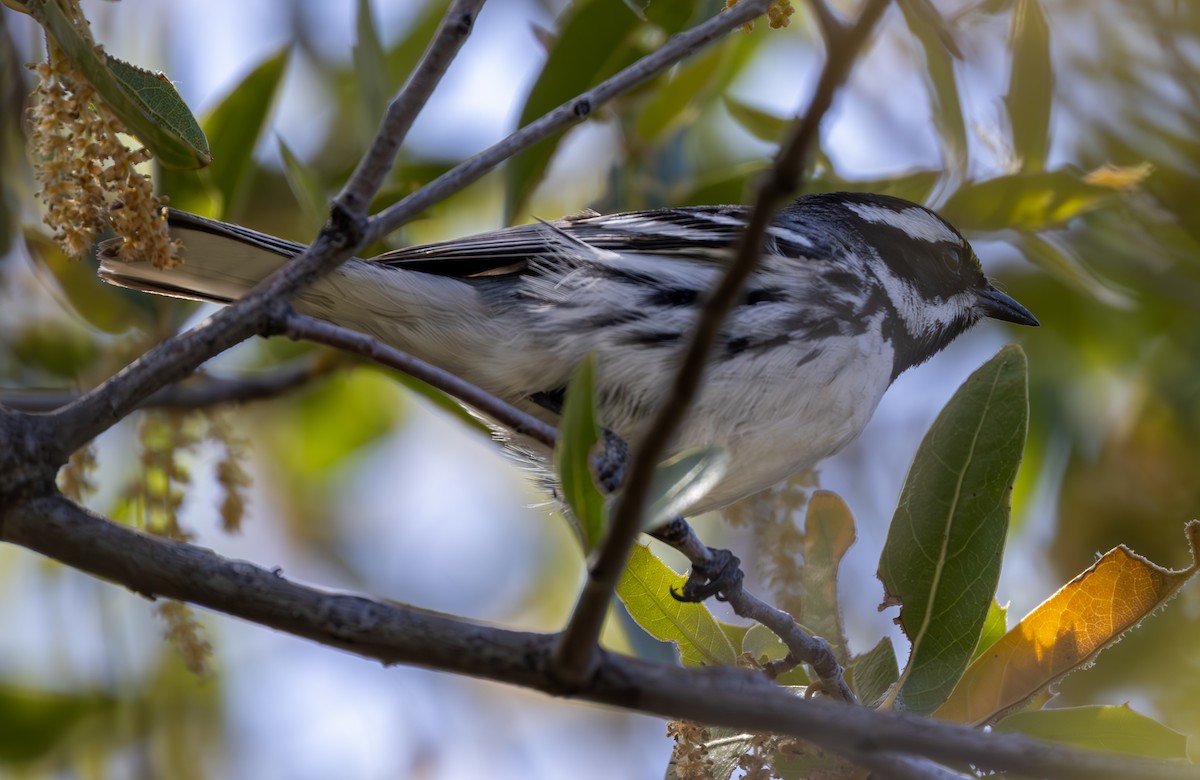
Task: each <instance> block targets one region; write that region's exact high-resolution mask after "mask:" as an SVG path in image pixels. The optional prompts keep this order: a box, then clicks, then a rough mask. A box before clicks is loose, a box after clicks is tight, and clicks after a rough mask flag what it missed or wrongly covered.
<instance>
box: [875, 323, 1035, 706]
mask: <svg viewBox="0 0 1200 780" xmlns="http://www.w3.org/2000/svg"><path fill="white" fill-rule="evenodd" d="M1026 373H1027V369H1026V361H1025V353H1024V352H1022V351H1021V348H1020V347H1018V346H1016V345H1010V346H1007V347H1005V348H1003V349H1001V350H1000V351H999V352H998V353H996V356H995V357H993V358H992V359H991V360H989V361H988V362H987V363H985V364H984V365H983V366H981V367H980V368H979V369H978V370H976V371H975V373H973V374H972V375H971V376H970V377H969V378H968V379H967V381H966V382H964V383H963V384H962V386H961V387H959V389H958V391H957V392H955V394H954V396H953V397H952V398H951V399H950V401H949V403H947V404H946V406H945V408H943V409H942V411H941V413H940V414H939V415H938V417H937V419H936V420H934V422H933V425H932V426H930V428H929V432H928V433H927V434H925V438H924V440H923V441H922V442H921V445H920V447H919V448H918V449H917V454H916V457H915V458H914V459H913V463H912V466H911V467H910V468H909V472H908V477H907V479H906V480H905V483H904V490H903V492H902V493H901V495H900V502H899V505H898V506H897V507H896V513H895V515H894V516H893V518H892V524H891V528H889V529H888V537H887V542H886V544H885V546H884V549H883V555H882V556H881V557H880V560H879V579H880V580H881V581H882V582H883V585H884V590H885V591H886V592H887V599H886V601H885V603H886V604H888V605H893V604H899V605H900V619H899V623H900V626H901V628H903V630H904V633H905V635H906V636H907V637H908V638H909V640H910V641H911V642H912V652H911V654H910V655H909V659H908V665H907V667H906V668H905V670H904V673H903V675H901V678H900V686H899V688H898V690H897V692H896V705H897V707H898V708H900V709H904V710H909V711H911V712H917V713H929V712H932V711H933V710H935V709H937V707H938V705H940V704H941V703H942V702H943V701H945V699H946V696H947V695H948V694H949V693H950V690H951V688H953V687H954V683H955V682H956V681H957V680H958V678H959V675H961V674H962V671H963V669H965V668H966V666H967V663H968V662H969V661H970V659H971V652H972V651H973V650H974V649H975V646H976V645H977V644H978V642H979V635H980V632H981V630H982V628H983V623H984V619H985V618H986V617H987V612H988V605H989V604H991V602H992V598H993V596H994V594H995V592H996V581H997V580H998V579H999V576H1000V560H1001V557H1002V553H1003V550H1004V537H1005V534H1006V532H1007V530H1008V514H1009V507H1008V501H1009V493H1010V491H1011V489H1012V484H1013V480H1014V479H1015V478H1016V476H1017V467H1018V465H1019V464H1020V462H1021V450H1022V448H1023V447H1024V444H1025V430H1026V425H1027V421H1028V414H1029V400H1028V391H1027V387H1026Z"/></svg>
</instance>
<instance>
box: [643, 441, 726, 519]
mask: <svg viewBox="0 0 1200 780" xmlns="http://www.w3.org/2000/svg"><path fill="white" fill-rule="evenodd" d="M727 468H729V452H728V450H726V449H725V448H724V447H708V448H706V449H702V450H689V451H687V452H684V453H680V454H679V455H676V456H675V457H673V458H671V459H670V460H667V461H664V462H663V463H660V464H659V465H658V467H657V468H656V469H655V470H654V477H653V479H652V480H651V482H650V494H649V499H650V506H649V508H648V509H647V510H646V515H645V517H644V518H643V519H642V528H654V527H656V526H659V525H662V524H663V523H664V522H666V521H667V520H670V519H671V518H672V517H674V516H675V515H680V514H684V511H685V510H686V509H687V508H688V507H690V506H691V505H692V504H694V503H696V502H697V501H699V500H700V499H702V498H704V496H706V495H707V494H708V491H710V490H712V489H713V486H714V485H716V484H717V483H718V482H720V481H721V477H723V476H725V470H726V469H727Z"/></svg>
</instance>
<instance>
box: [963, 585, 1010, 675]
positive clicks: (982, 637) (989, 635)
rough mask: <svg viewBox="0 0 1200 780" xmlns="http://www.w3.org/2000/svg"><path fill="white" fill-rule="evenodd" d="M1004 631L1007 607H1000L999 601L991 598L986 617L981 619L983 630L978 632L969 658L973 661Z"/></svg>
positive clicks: (1006, 628) (1006, 626)
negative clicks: (976, 640)
mask: <svg viewBox="0 0 1200 780" xmlns="http://www.w3.org/2000/svg"><path fill="white" fill-rule="evenodd" d="M1006 631H1008V607H1007V606H1003V607H1002V606H1000V602H999V601H996V600H995V599H992V605H991V606H990V607H988V613H987V617H986V618H984V621H983V631H981V632H980V633H979V642H978V644H976V645H975V652H974V653H972V654H971V660H972V661H974V660H975V659H976V658H978V657H979V656H981V655H983V654H984V653H986V652H987V650H988V648H989V647H991V646H992V645H994V644H996V642H998V641H999V640H1000V637H1002V636H1004V633H1005V632H1006Z"/></svg>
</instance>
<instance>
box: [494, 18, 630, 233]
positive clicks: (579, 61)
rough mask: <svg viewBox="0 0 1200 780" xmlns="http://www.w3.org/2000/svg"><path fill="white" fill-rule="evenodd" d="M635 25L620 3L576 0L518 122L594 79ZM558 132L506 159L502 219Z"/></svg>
mask: <svg viewBox="0 0 1200 780" xmlns="http://www.w3.org/2000/svg"><path fill="white" fill-rule="evenodd" d="M639 24H640V20H639V19H638V17H637V16H636V15H635V14H634V13H633V12H632V11H631V10H630V9H629V8H628V7H627V6H625V5H624V4H622V3H614V2H612V0H581V2H576V3H574V4H572V5H571V6H570V7H569V8H568V10H567V11H566V13H565V14H564V16H563V18H562V20H561V22H560V24H559V33H558V37H557V40H555V42H554V45H553V46H552V47H551V49H550V53H549V55H548V56H547V58H546V64H545V65H543V66H542V71H541V73H540V74H538V77H537V80H536V81H535V82H534V84H533V88H532V89H531V90H530V91H529V96H528V97H527V98H526V99H525V105H524V106H522V108H521V120H520V124H521V125H522V126H524V125H526V124H528V123H529V122H531V121H533V120H534V119H536V118H538V117H539V116H541V115H542V114H544V113H546V112H547V111H549V110H550V109H552V108H555V107H556V106H558V105H561V104H562V103H565V102H566V101H568V100H570V99H571V98H572V97H574V96H575V95H578V94H579V93H580V92H583V91H584V90H586V89H587V88H588V87H590V86H592V85H593V84H595V83H596V82H597V81H598V80H599V79H600V78H601V77H602V76H604V75H605V74H607V73H608V72H610V71H611V70H612V69H613V64H614V63H616V62H623V61H624V60H625V59H627V58H628V56H629V54H630V52H631V49H630V38H631V33H632V32H633V31H634V30H635V29H637V27H638V25H639ZM561 140H562V135H561V134H559V135H556V136H554V137H552V138H549V139H547V140H545V141H542V142H541V143H539V144H537V145H536V146H534V147H533V148H531V149H528V150H526V151H525V152H523V153H521V154H519V155H517V156H516V157H515V158H513V159H511V160H509V161H508V165H507V167H506V169H505V196H506V200H505V220H506V221H508V222H511V221H512V220H513V219H514V218H515V217H516V216H517V215H519V214H520V213H521V212H522V210H523V209H524V208H525V204H526V202H527V201H528V200H529V196H530V195H532V194H533V190H534V188H535V187H537V185H538V183H539V182H540V181H541V180H542V176H543V175H544V174H545V172H546V168H547V167H548V166H549V164H550V159H551V158H552V157H553V156H554V152H555V151H556V150H557V149H558V144H559V142H560V141H561Z"/></svg>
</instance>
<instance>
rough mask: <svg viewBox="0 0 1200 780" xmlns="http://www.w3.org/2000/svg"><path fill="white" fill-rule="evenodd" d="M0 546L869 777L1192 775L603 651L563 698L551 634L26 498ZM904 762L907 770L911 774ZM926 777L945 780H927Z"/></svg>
mask: <svg viewBox="0 0 1200 780" xmlns="http://www.w3.org/2000/svg"><path fill="white" fill-rule="evenodd" d="M0 541H7V542H12V543H15V544H19V545H21V546H23V547H26V548H28V549H30V550H33V551H35V552H38V553H41V554H42V555H46V556H49V557H51V558H54V559H55V560H59V561H62V562H64V563H66V564H68V565H70V566H73V567H75V568H77V569H80V570H82V571H85V572H89V573H91V574H93V575H95V576H97V577H101V578H103V579H107V580H110V581H113V582H116V583H119V584H121V585H123V586H125V587H127V588H129V589H130V590H133V591H134V592H136V593H140V594H142V595H144V596H147V597H149V598H155V597H159V596H162V597H167V598H174V599H180V600H184V601H188V602H191V603H193V604H199V605H201V606H205V607H208V608H210V609H213V610H216V611H219V612H224V613H226V614H229V615H233V616H235V617H239V618H242V619H245V620H249V621H252V622H254V623H258V624H260V625H263V626H267V627H269V628H274V629H276V630H279V631H284V632H287V633H289V634H293V635H295V636H299V637H304V638H307V639H310V640H313V641H315V642H318V643H321V644H323V645H327V646H330V647H336V648H340V649H343V650H346V651H349V652H352V653H355V654H357V655H360V656H363V657H366V658H373V659H377V660H379V661H382V662H383V663H385V664H397V663H404V664H411V665H416V666H422V667H425V668H428V669H436V670H439V671H446V672H453V673H456V674H464V675H469V676H472V677H478V678H483V679H488V680H495V681H497V682H503V683H507V684H510V685H517V686H521V687H524V688H529V689H533V690H538V691H542V692H544V693H548V694H551V695H555V696H569V697H571V698H574V699H579V700H583V701H590V702H596V703H600V704H606V705H609V706H616V707H621V708H623V709H627V710H637V711H641V712H646V713H650V714H654V715H659V716H664V717H671V718H683V719H688V720H696V721H700V722H703V723H710V724H713V725H717V726H726V727H730V728H736V729H742V730H752V731H770V732H774V733H778V734H786V735H791V736H795V737H798V738H800V739H803V740H804V741H806V742H810V743H813V744H815V745H818V746H820V747H822V748H825V749H827V750H831V751H834V752H836V753H839V754H841V755H844V756H846V757H847V758H849V759H850V760H852V761H853V760H858V761H861V762H862V763H863V765H867V766H878V767H880V771H887V770H886V769H885V768H886V767H891V768H892V770H893V771H894V768H895V767H896V766H897V763H896V760H895V759H896V757H897V755H908V756H924V757H926V758H930V759H933V760H936V761H939V762H953V763H963V762H969V763H971V764H974V765H975V766H977V767H979V768H981V769H985V770H1008V771H1012V772H1018V773H1021V774H1026V775H1033V776H1039V777H1041V776H1053V777H1055V778H1067V779H1068V780H1073V779H1074V778H1079V779H1080V780H1083V778H1093V779H1095V780H1109V779H1110V778H1111V779H1112V780H1116V779H1117V778H1129V777H1137V778H1141V779H1142V780H1200V768H1198V767H1195V766H1193V765H1190V764H1176V763H1170V762H1162V761H1150V760H1145V759H1136V758H1131V757H1128V756H1123V755H1119V754H1103V755H1102V754H1096V753H1087V752H1083V751H1080V750H1075V749H1071V748H1066V747H1063V746H1060V745H1052V744H1049V743H1045V742H1040V741H1037V740H1033V739H1030V738H1028V737H1024V736H1021V735H1017V734H1002V733H988V732H984V731H981V730H979V729H974V728H970V727H967V726H962V725H958V724H952V723H946V722H942V721H936V720H931V719H929V718H924V717H920V716H915V715H910V714H905V713H897V712H887V711H876V710H871V709H868V708H866V707H844V706H840V705H838V704H836V703H834V702H829V701H824V700H821V699H805V698H803V697H799V696H795V695H793V694H791V693H789V692H788V691H786V690H784V689H782V688H779V687H777V686H774V685H772V684H771V683H769V682H767V681H766V680H765V679H763V677H762V676H761V675H757V674H754V673H752V672H749V671H747V670H743V669H737V668H733V667H709V668H703V669H684V668H680V667H677V666H674V665H668V664H658V663H652V662H649V661H643V660H640V659H636V658H629V657H625V656H619V655H614V654H611V653H606V652H605V653H601V654H599V657H598V658H597V661H596V670H595V673H594V674H593V675H592V676H591V677H590V678H589V679H588V680H586V681H584V682H583V683H582V684H581V685H579V686H578V687H566V686H564V685H563V684H562V682H561V680H559V679H558V678H557V676H556V675H555V674H554V673H553V669H552V665H553V653H554V648H555V641H556V637H555V636H554V635H550V634H538V633H531V632H524V631H511V630H507V629H501V628H496V627H493V626H485V625H480V624H476V623H472V622H470V621H467V620H462V619H459V618H453V617H450V616H447V615H443V614H440V613H435V612H429V611H426V610H420V609H415V608H413V607H408V606H404V605H400V604H396V603H394V602H388V603H384V602H379V601H374V600H371V599H368V598H364V597H361V596H354V595H348V594H340V593H331V592H328V591H322V590H318V589H316V588H312V587H307V586H304V585H299V584H297V583H294V582H291V581H289V580H287V579H286V578H285V577H283V576H282V575H281V574H280V573H278V572H277V571H268V570H266V569H263V568H260V567H258V566H255V565H253V564H250V563H246V562H244V561H234V560H229V559H226V558H222V557H221V556H219V555H217V554H216V553H214V552H212V551H211V550H206V549H203V548H201V547H196V546H194V545H190V544H186V543H183V542H177V541H173V540H170V539H164V538H160V537H153V536H149V535H147V534H143V533H141V532H139V531H135V530H133V529H131V528H128V527H126V526H122V525H118V524H116V523H112V522H110V521H108V520H105V519H104V518H102V517H99V516H97V515H94V514H92V513H90V512H88V511H86V510H84V509H81V508H80V507H78V506H76V505H75V504H73V503H71V502H70V501H68V500H66V499H65V498H63V497H62V496H60V495H50V496H43V497H39V498H34V499H31V500H29V501H26V502H23V503H22V504H20V505H18V506H14V507H10V508H8V509H7V510H6V511H4V512H2V513H0ZM902 763H904V764H907V765H909V766H917V767H919V763H918V762H915V761H908V762H902ZM926 769H928V767H926ZM901 776H907V777H912V776H920V775H915V774H912V773H909V774H907V775H901ZM924 776H926V777H946V776H947V775H945V774H944V773H943V774H934V773H932V772H929V771H926V773H925V774H924Z"/></svg>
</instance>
